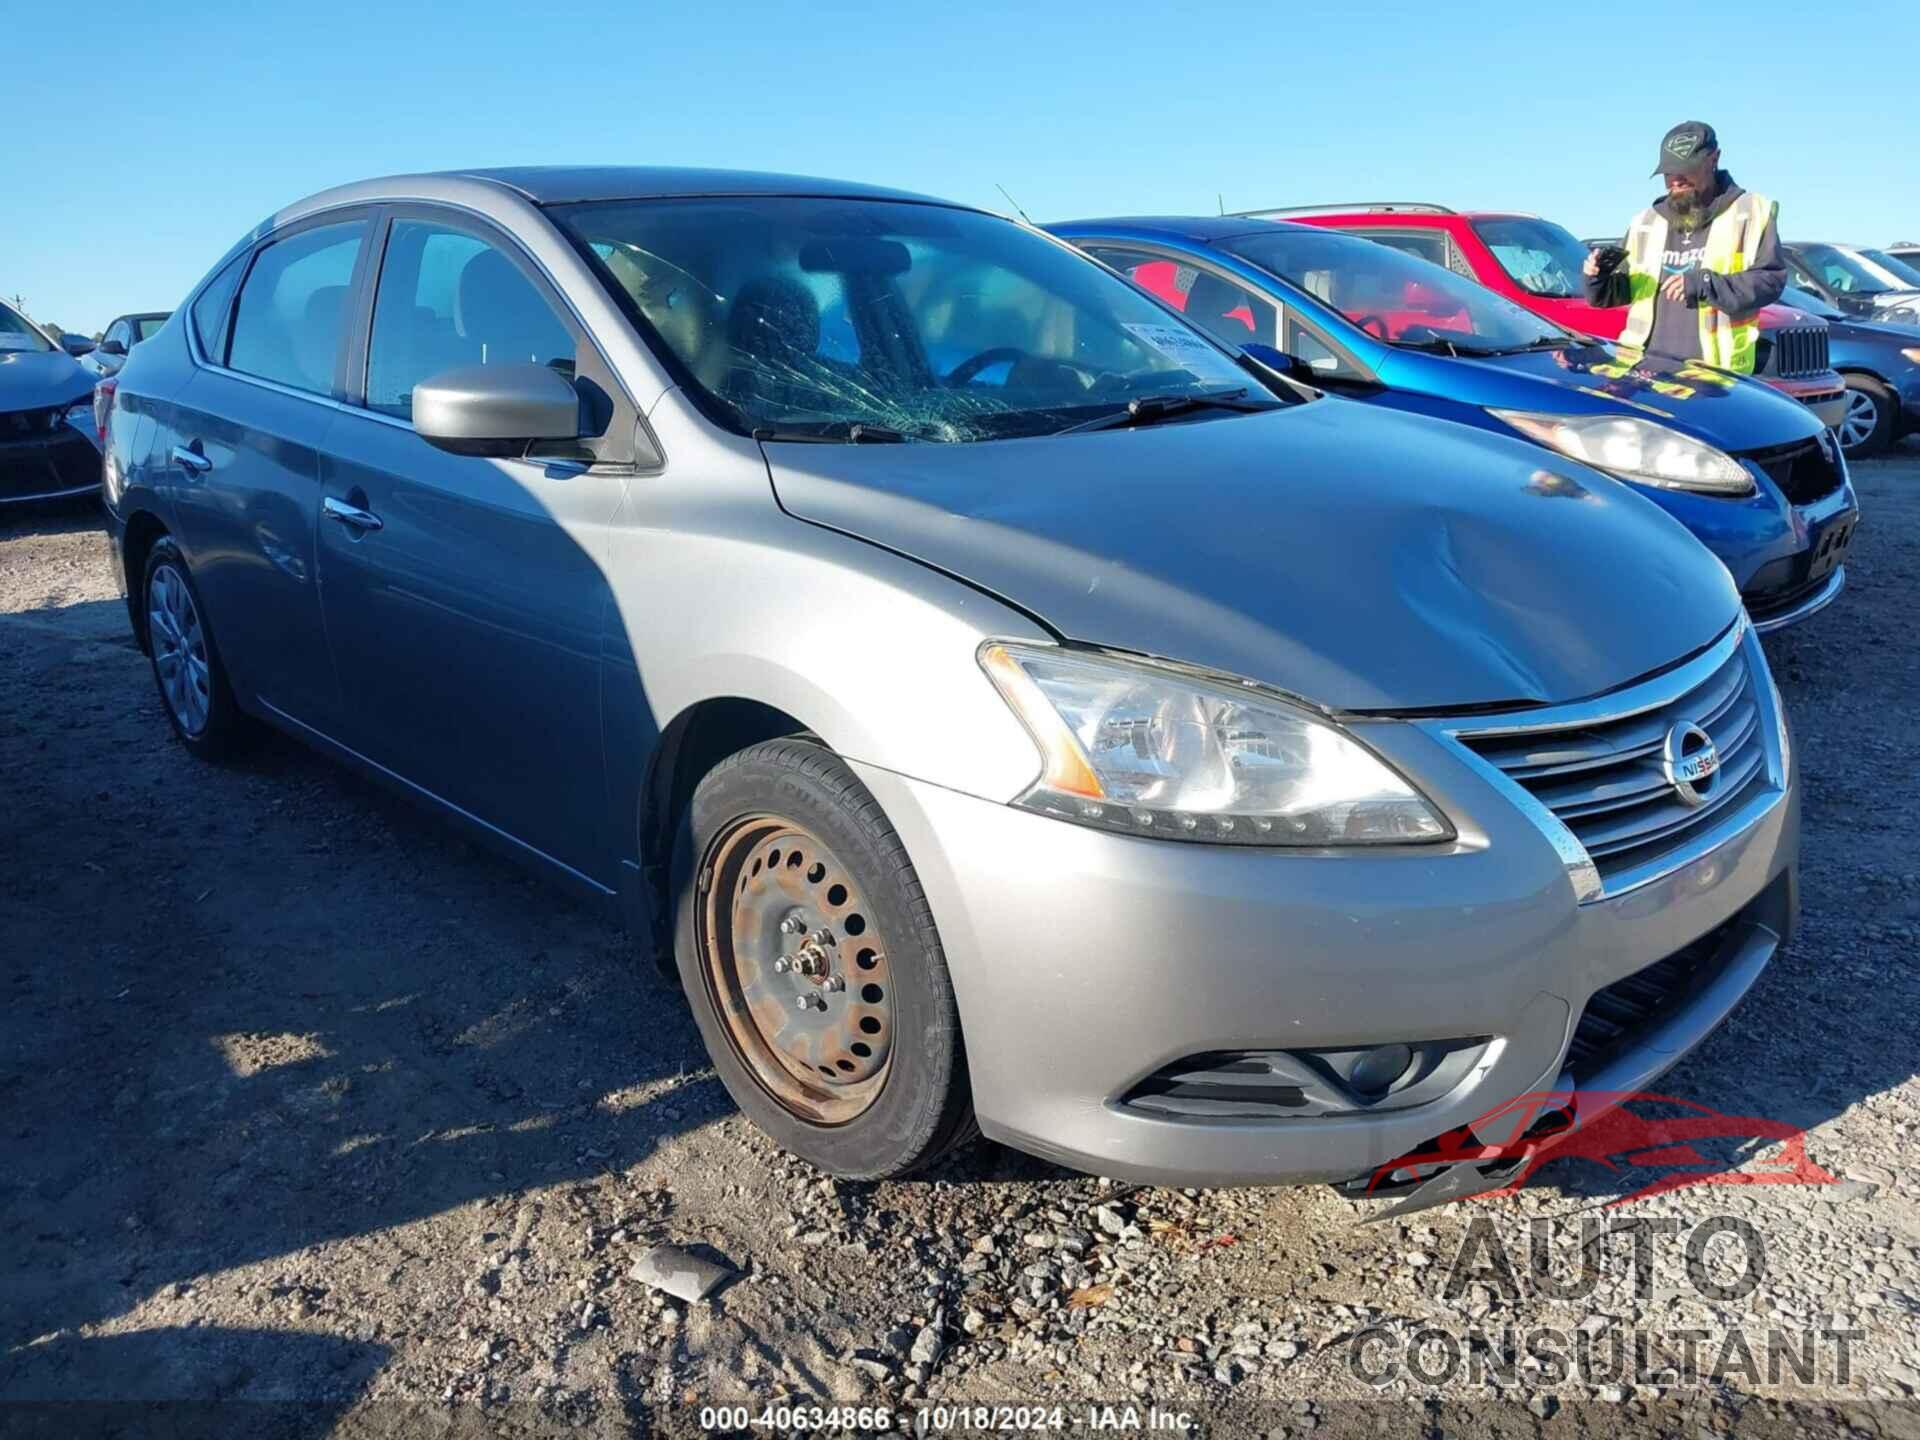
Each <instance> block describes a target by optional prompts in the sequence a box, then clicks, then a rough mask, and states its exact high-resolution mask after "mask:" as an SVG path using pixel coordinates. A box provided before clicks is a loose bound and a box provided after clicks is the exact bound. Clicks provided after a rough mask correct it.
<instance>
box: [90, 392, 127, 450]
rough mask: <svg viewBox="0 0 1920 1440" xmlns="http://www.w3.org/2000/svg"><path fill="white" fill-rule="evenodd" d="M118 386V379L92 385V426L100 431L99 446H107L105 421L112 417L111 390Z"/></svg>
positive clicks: (103, 447)
mask: <svg viewBox="0 0 1920 1440" xmlns="http://www.w3.org/2000/svg"><path fill="white" fill-rule="evenodd" d="M119 388H120V382H119V381H118V380H102V381H101V382H100V383H99V384H98V385H96V386H94V387H93V428H94V429H95V430H97V431H99V432H100V448H101V449H103V450H104V449H106V446H107V421H108V420H110V419H112V418H113V392H114V391H115V390H118V389H119Z"/></svg>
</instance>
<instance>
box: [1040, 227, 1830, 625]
mask: <svg viewBox="0 0 1920 1440" xmlns="http://www.w3.org/2000/svg"><path fill="white" fill-rule="evenodd" d="M1047 228H1048V229H1049V230H1050V231H1052V233H1054V234H1055V235H1058V236H1060V237H1061V238H1062V239H1064V240H1067V241H1070V242H1071V243H1072V244H1074V245H1076V246H1078V247H1080V248H1081V249H1083V250H1085V251H1087V252H1088V253H1089V254H1091V255H1093V256H1095V257H1096V258H1098V259H1100V260H1103V261H1105V262H1106V263H1107V264H1108V265H1111V266H1113V267H1114V268H1115V269H1117V270H1119V271H1121V272H1122V273H1123V274H1125V275H1127V276H1129V277H1130V278H1131V279H1132V280H1133V281H1134V282H1135V283H1136V284H1138V285H1140V286H1142V287H1143V288H1144V289H1146V290H1148V291H1150V292H1152V293H1153V294H1155V295H1157V296H1158V297H1159V298H1160V299H1162V300H1163V301H1165V302H1166V303H1167V304H1169V305H1171V306H1172V307H1173V308H1175V309H1177V310H1179V311H1181V312H1182V313H1184V314H1185V315H1186V317H1187V318H1188V319H1189V320H1191V321H1193V322H1194V323H1195V324H1197V325H1199V326H1200V327H1201V328H1202V329H1204V330H1206V331H1208V332H1209V333H1210V334H1213V335H1215V336H1217V337H1219V338H1220V339H1223V340H1226V341H1229V342H1230V343H1232V344H1235V345H1238V346H1241V347H1242V348H1244V349H1247V350H1248V352H1249V353H1250V354H1253V355H1255V356H1256V357H1259V356H1261V355H1262V353H1263V352H1264V353H1266V354H1267V355H1269V356H1270V357H1271V359H1272V360H1273V361H1274V362H1275V363H1277V364H1281V365H1288V364H1291V365H1292V366H1293V367H1295V368H1296V369H1297V371H1298V372H1299V373H1300V374H1301V375H1302V377H1303V378H1309V379H1310V380H1311V382H1312V383H1313V384H1314V385H1315V386H1317V387H1319V388H1321V389H1324V390H1328V391H1331V392H1333V393H1335V394H1338V395H1345V396H1349V397H1351V398H1353V399H1355V400H1358V401H1362V402H1364V403H1367V404H1372V405H1382V406H1387V407H1390V408H1393V409H1397V410H1411V411H1414V412H1416V413H1418V414H1423V415H1434V416H1439V417H1442V418H1444V419H1448V420H1453V421H1457V422H1459V423H1461V424H1465V425H1472V426H1476V427H1478V428H1480V429H1483V430H1490V431H1493V432H1494V433H1496V434H1501V435H1509V436H1510V435H1513V434H1515V433H1518V434H1520V435H1524V436H1526V437H1527V438H1529V439H1531V440H1534V441H1536V442H1537V443H1539V444H1540V445H1542V446H1545V447H1547V448H1550V449H1553V450H1556V451H1558V452H1559V453H1561V454H1563V455H1566V456H1568V457H1569V458H1571V459H1575V460H1578V461H1581V462H1582V463H1584V464H1588V465H1592V466H1595V467H1596V468H1598V469H1601V470H1604V471H1606V472H1607V473H1608V474H1611V475H1614V476H1616V477H1618V478H1619V479H1621V480H1624V481H1627V482H1629V483H1630V484H1632V485H1634V486H1636V487H1637V488H1639V489H1640V490H1641V491H1642V492H1643V493H1644V494H1646V495H1648V496H1650V497H1651V498H1652V499H1653V500H1654V501H1656V502H1657V503H1658V504H1659V505H1661V506H1662V507H1663V508H1665V509H1666V510H1667V511H1668V512H1669V513H1670V514H1672V515H1673V516H1674V517H1675V518H1676V519H1678V520H1679V521H1680V522H1681V523H1682V524H1684V525H1686V526H1687V528H1688V529H1690V530H1692V531H1693V533H1694V534H1695V535H1697V536H1698V537H1699V538H1700V539H1701V541H1703V542H1704V543H1705V544H1706V546H1707V548H1708V549H1710V550H1712V551H1713V553H1714V554H1715V555H1717V556H1718V557H1719V558H1720V560H1721V561H1722V562H1723V563H1724V564H1725V565H1726V567H1727V569H1728V570H1729V571H1731V572H1732V574H1733V578H1734V580H1735V582H1736V583H1737V584H1738V585H1739V587H1740V591H1741V594H1742V596H1743V597H1744V598H1745V600H1746V604H1747V610H1748V613H1749V614H1750V615H1751V616H1752V617H1753V620H1754V623H1755V625H1756V626H1757V627H1758V628H1759V629H1761V630H1777V629H1780V628H1782V627H1784V626H1787V625H1791V624H1793V623H1794V622H1796V621H1799V620H1803V619H1805V618H1806V617H1807V616H1809V615H1811V614H1813V613H1814V612H1815V611H1817V610H1820V609H1822V608H1823V607H1825V606H1826V605H1827V604H1829V603H1830V602H1831V601H1832V600H1833V598H1834V597H1835V596H1836V595H1837V594H1839V592H1840V590H1841V587H1842V586H1843V585H1845V583H1846V568H1845V560H1846V551H1847V545H1848V542H1849V540H1850V539H1851V538H1852V534H1853V528H1854V523H1855V521H1856V520H1857V519H1858V516H1859V509H1858V506H1857V504H1856V502H1855V499H1854V493H1853V486H1852V484H1851V483H1850V482H1849V480H1848V478H1847V467H1846V460H1845V458H1844V457H1843V455H1842V454H1841V450H1840V446H1839V443H1838V442H1837V440H1836V439H1835V438H1834V436H1833V434H1832V432H1831V431H1829V430H1827V429H1825V428H1824V427H1823V426H1822V425H1821V424H1820V423H1819V421H1818V420H1816V419H1815V418H1814V417H1813V415H1812V414H1811V413H1810V412H1809V411H1808V410H1807V409H1806V407H1805V406H1802V405H1796V404H1795V403H1794V402H1793V401H1791V400H1788V399H1785V398H1784V397H1782V396H1780V395H1777V394H1775V393H1774V392H1773V391H1771V390H1769V389H1768V388H1767V387H1766V386H1764V385H1761V384H1757V383H1755V382H1754V381H1751V380H1747V379H1744V378H1741V377H1739V376H1735V375H1731V374H1728V373H1727V372H1725V371H1721V370H1715V369H1712V368H1710V367H1707V366H1704V365H1700V364H1688V363H1683V362H1678V361H1668V360H1664V359H1662V358H1660V357H1657V356H1650V355H1642V354H1641V353H1640V352H1638V351H1632V350H1626V349H1623V348H1622V347H1620V346H1617V345H1612V344H1608V343H1604V342H1602V341H1599V340H1595V339H1593V338H1591V337H1589V336H1583V335H1576V334H1574V333H1572V332H1570V331H1567V330H1564V329H1561V328H1560V327H1558V326H1556V325H1554V324H1552V323H1551V322H1549V321H1547V320H1544V319H1542V318H1541V317H1539V316H1538V315H1535V314H1533V313H1532V312H1530V311H1527V310H1524V309H1522V308H1521V307H1519V306H1517V305H1515V304H1513V303H1511V302H1510V301H1508V300H1506V299H1504V298H1503V297H1501V296H1499V295H1496V294H1494V293H1493V292H1492V291H1491V290H1488V289H1485V288H1484V287H1482V286H1480V285H1476V284H1474V283H1473V282H1472V281H1471V280H1467V279H1464V278H1462V277H1461V276H1458V275H1455V274H1454V273H1453V272H1452V271H1450V270H1447V269H1445V268H1443V267H1441V266H1438V265H1434V264H1430V263H1429V262H1427V261H1425V260H1420V259H1416V258H1415V257H1413V256H1411V255H1407V254H1405V253H1403V252H1401V251H1398V250H1394V249H1392V248H1390V247H1388V246H1385V245H1380V244H1376V243H1375V242H1374V241H1371V240H1366V239H1361V238H1359V237H1357V236H1352V235H1345V234H1341V233H1339V232H1337V231H1330V230H1326V229H1322V228H1318V227H1314V226H1307V225H1294V224H1288V223H1285V222H1277V221H1262V220H1248V219H1244V218H1239V217H1234V216H1220V217H1218V218H1215V217H1204V218H1197V219H1145V218H1133V219H1112V220H1077V221H1072V222H1069V223H1065V224H1058V225H1051V226H1048V227H1047ZM1275 351H1278V352H1284V353H1283V354H1273V353H1272V352H1275ZM1557 478H1558V477H1556V476H1555V475H1553V474H1552V473H1551V472H1550V471H1547V470H1542V471H1541V483H1542V484H1543V485H1549V486H1550V485H1553V484H1554V483H1556V480H1557ZM1573 488H1575V489H1577V488H1578V487H1573Z"/></svg>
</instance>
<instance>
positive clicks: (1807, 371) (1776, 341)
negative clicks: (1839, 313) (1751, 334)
mask: <svg viewBox="0 0 1920 1440" xmlns="http://www.w3.org/2000/svg"><path fill="white" fill-rule="evenodd" d="M1767 338H1768V339H1770V340H1771V341H1772V345H1771V347H1770V349H1769V352H1768V353H1769V359H1768V360H1767V361H1766V362H1764V363H1763V364H1762V366H1761V368H1762V369H1763V370H1766V371H1768V372H1769V373H1771V374H1774V375H1777V376H1779V377H1780V378H1781V379H1783V380H1796V379H1804V378H1806V377H1808V376H1812V375H1824V374H1826V373H1827V369H1828V364H1827V330H1826V327H1825V326H1824V325H1818V326H1816V325H1795V326H1790V327H1789V328H1787V329H1784V330H1775V331H1774V332H1773V333H1772V334H1771V335H1770V336H1768V337H1767Z"/></svg>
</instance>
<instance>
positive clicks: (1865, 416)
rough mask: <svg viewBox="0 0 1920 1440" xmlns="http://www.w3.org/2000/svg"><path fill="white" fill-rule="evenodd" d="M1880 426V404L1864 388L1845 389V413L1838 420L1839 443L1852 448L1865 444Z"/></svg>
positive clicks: (1849, 448) (1843, 446)
mask: <svg viewBox="0 0 1920 1440" xmlns="http://www.w3.org/2000/svg"><path fill="white" fill-rule="evenodd" d="M1879 428H1880V405H1879V402H1878V401H1876V400H1875V399H1874V398H1873V396H1871V395H1869V394H1867V393H1866V391H1864V390H1849V391H1847V413H1846V415H1845V416H1844V417H1842V419H1841V421H1840V445H1841V448H1842V449H1845V450H1853V449H1856V448H1857V447H1859V446H1861V445H1864V444H1866V443H1867V442H1868V441H1869V440H1871V439H1872V438H1873V435H1874V432H1875V431H1876V430H1878V429H1879Z"/></svg>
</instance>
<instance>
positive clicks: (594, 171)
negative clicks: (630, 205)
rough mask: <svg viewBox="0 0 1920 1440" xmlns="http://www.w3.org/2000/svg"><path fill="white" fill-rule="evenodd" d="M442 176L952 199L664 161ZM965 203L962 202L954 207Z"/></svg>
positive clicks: (549, 190)
mask: <svg viewBox="0 0 1920 1440" xmlns="http://www.w3.org/2000/svg"><path fill="white" fill-rule="evenodd" d="M439 173H440V175H441V176H442V177H443V178H448V179H453V178H462V179H473V180H484V181H487V182H490V183H491V184H495V185H500V186H504V187H505V188H507V189H509V190H513V191H517V192H518V193H519V194H521V195H523V196H525V197H526V198H527V199H529V200H531V201H533V203H534V204H536V205H567V204H571V203H573V202H575V201H581V200H656V199H666V198H670V197H671V198H681V197H687V196H695V195H819V196H829V197H835V198H844V199H849V200H907V201H912V202H914V203H917V204H922V205H949V204H951V203H952V202H950V201H946V200H938V199H935V198H934V197H933V196H931V195H920V194H916V193H915V192H913V191H911V190H895V189H891V188H889V187H887V186H882V185H862V184H858V183H856V182H853V181H849V180H824V179H821V178H820V177H818V176H815V175H781V174H773V173H768V172H762V171H757V170H714V169H704V168H692V167H685V168H683V167H678V166H669V165H507V166H499V167H496V168H492V169H481V170H446V171H441V172H439ZM955 208H967V207H955Z"/></svg>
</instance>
